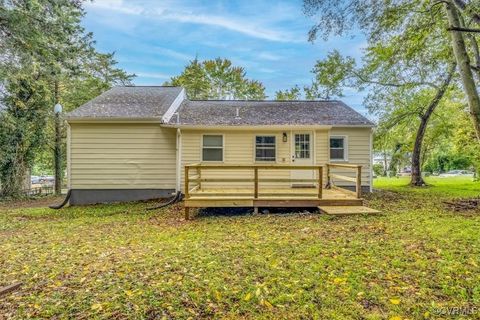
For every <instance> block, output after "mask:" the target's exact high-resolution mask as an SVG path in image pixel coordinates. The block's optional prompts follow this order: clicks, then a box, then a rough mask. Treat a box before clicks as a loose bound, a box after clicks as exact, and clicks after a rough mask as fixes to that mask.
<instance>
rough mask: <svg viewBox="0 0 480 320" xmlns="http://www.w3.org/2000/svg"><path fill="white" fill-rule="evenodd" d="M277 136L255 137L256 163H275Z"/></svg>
mask: <svg viewBox="0 0 480 320" xmlns="http://www.w3.org/2000/svg"><path fill="white" fill-rule="evenodd" d="M275 154H276V151H275V136H256V137H255V161H275Z"/></svg>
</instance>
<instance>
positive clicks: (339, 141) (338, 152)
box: [330, 137, 346, 160]
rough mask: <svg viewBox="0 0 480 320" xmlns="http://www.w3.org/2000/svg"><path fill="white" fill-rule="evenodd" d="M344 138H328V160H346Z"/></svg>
mask: <svg viewBox="0 0 480 320" xmlns="http://www.w3.org/2000/svg"><path fill="white" fill-rule="evenodd" d="M345 147H346V141H345V137H330V160H346V153H345Z"/></svg>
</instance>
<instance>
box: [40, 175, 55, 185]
mask: <svg viewBox="0 0 480 320" xmlns="http://www.w3.org/2000/svg"><path fill="white" fill-rule="evenodd" d="M40 181H41V183H43V184H53V183H55V177H53V176H41V177H40Z"/></svg>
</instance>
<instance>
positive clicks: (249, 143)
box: [181, 130, 291, 190]
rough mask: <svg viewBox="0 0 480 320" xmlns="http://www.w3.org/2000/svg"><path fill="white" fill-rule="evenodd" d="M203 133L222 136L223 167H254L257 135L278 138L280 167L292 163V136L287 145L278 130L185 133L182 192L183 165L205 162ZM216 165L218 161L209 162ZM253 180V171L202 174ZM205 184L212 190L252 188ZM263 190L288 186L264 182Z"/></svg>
mask: <svg viewBox="0 0 480 320" xmlns="http://www.w3.org/2000/svg"><path fill="white" fill-rule="evenodd" d="M203 134H223V136H224V141H223V146H224V159H223V160H224V161H223V163H224V164H253V163H255V157H254V148H255V145H254V140H255V136H256V135H274V136H275V137H276V146H277V148H276V150H277V154H276V158H277V161H276V163H277V164H289V163H290V158H291V156H290V143H291V140H290V133H289V132H288V133H287V134H288V142H283V141H282V134H283V131H282V132H279V131H276V132H274V131H253V130H238V131H223V132H221V131H205V130H182V180H181V181H182V190H184V181H185V180H184V165H185V164H192V163H199V162H201V160H202V135H203ZM208 163H211V164H215V162H208ZM260 163H261V164H267V165H268V164H271V162H260ZM275 172H276V173H277V175H276V177H278V178H289V177H290V171H288V170H276V171H275ZM267 176H268V177H271V174H269V173H268V172H265V171H263V172H262V171H260V173H259V177H260V178H262V177H264V178H266V177H267ZM227 177H228V178H247V179H248V178H251V179H253V170H240V169H239V170H209V171H208V174H207V172H204V173H202V178H227ZM231 184H232V183H228V182H224V183H217V182H215V183H213V182H212V183H208V184H207V183H204V184H203V185H204V186H206V187H211V188H221V187H229V186H230V188H234V187H240V188H241V187H249V188H250V187H252V186H253V184H252V183H239V182H235V183H234V186H231ZM261 186H263V187H269V186H270V187H273V186H275V187H277V188H278V187H289V186H290V185H287V184H278V183H277V184H273V183H263V184H261Z"/></svg>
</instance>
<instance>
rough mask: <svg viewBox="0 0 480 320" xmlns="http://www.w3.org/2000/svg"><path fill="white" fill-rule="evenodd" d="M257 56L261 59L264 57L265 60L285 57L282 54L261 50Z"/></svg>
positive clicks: (276, 59)
mask: <svg viewBox="0 0 480 320" xmlns="http://www.w3.org/2000/svg"><path fill="white" fill-rule="evenodd" d="M257 57H258V58H259V59H263V60H270V61H278V60H281V59H283V57H282V56H280V55H278V54H275V53H271V52H265V51H264V52H260V53H259V54H258V55H257Z"/></svg>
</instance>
